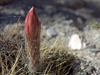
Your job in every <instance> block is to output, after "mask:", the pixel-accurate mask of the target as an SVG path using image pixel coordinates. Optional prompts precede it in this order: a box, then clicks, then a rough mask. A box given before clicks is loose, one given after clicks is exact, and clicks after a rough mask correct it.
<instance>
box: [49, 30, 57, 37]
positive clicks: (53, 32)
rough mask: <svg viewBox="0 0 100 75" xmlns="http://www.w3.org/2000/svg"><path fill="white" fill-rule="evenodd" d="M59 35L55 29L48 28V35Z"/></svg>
mask: <svg viewBox="0 0 100 75" xmlns="http://www.w3.org/2000/svg"><path fill="white" fill-rule="evenodd" d="M57 35H58V33H57V32H56V31H55V30H54V29H48V30H47V36H48V37H50V38H52V37H56V36H57Z"/></svg>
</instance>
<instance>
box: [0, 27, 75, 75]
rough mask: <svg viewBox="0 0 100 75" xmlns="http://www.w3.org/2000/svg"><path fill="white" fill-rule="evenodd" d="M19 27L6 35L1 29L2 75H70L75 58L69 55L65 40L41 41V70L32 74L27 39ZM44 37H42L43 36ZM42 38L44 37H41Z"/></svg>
mask: <svg viewBox="0 0 100 75" xmlns="http://www.w3.org/2000/svg"><path fill="white" fill-rule="evenodd" d="M20 30H22V29H21V28H19V27H16V26H15V28H14V29H12V30H11V31H9V32H7V33H4V32H3V31H2V28H1V29H0V32H1V34H0V75H68V74H69V72H70V70H71V67H72V65H73V62H74V60H75V58H74V57H73V56H71V55H69V54H68V53H67V49H68V48H67V46H66V45H65V44H64V40H63V41H62V40H60V39H59V38H58V39H56V40H50V41H47V40H46V39H45V40H43V41H42V40H41V48H40V52H41V60H40V61H41V66H40V67H41V68H40V70H39V71H38V72H37V73H36V74H30V73H29V71H28V69H27V66H25V64H26V62H27V60H26V57H27V49H25V39H24V38H22V37H21V35H20V34H19V33H20ZM41 36H42V35H41ZM41 38H42V37H41Z"/></svg>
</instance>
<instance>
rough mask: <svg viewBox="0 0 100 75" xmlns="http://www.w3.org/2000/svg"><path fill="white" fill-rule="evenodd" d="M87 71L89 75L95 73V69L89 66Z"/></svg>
mask: <svg viewBox="0 0 100 75" xmlns="http://www.w3.org/2000/svg"><path fill="white" fill-rule="evenodd" d="M85 71H86V72H88V73H89V74H91V73H93V71H94V67H92V66H89V67H87V68H86V69H85Z"/></svg>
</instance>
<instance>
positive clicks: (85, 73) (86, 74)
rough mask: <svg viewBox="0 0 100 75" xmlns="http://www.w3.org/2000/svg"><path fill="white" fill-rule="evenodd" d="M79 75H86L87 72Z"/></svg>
mask: <svg viewBox="0 0 100 75" xmlns="http://www.w3.org/2000/svg"><path fill="white" fill-rule="evenodd" d="M80 75H88V73H87V72H82V73H81V74H80Z"/></svg>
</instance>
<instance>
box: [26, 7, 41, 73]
mask: <svg viewBox="0 0 100 75" xmlns="http://www.w3.org/2000/svg"><path fill="white" fill-rule="evenodd" d="M24 32H25V35H26V42H27V46H28V50H27V51H28V55H29V56H28V60H29V63H28V69H29V71H30V72H31V73H34V72H36V71H37V70H38V68H39V64H40V61H39V60H40V51H39V49H40V32H41V25H40V22H39V20H38V17H37V14H36V11H35V8H34V6H33V7H32V8H31V9H30V11H29V12H28V14H27V16H26V19H25V28H24Z"/></svg>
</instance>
